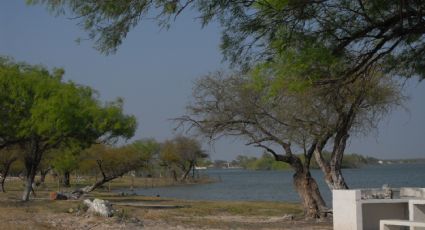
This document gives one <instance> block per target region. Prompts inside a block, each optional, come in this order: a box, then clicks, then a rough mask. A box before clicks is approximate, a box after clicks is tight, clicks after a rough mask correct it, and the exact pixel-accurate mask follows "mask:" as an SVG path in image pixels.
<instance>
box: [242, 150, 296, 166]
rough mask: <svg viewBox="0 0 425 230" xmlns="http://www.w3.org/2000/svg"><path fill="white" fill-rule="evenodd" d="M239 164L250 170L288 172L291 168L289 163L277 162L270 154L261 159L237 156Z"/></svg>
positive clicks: (265, 154)
mask: <svg viewBox="0 0 425 230" xmlns="http://www.w3.org/2000/svg"><path fill="white" fill-rule="evenodd" d="M236 162H237V164H238V165H239V166H240V167H242V168H244V169H250V170H287V169H290V166H289V165H288V164H287V163H284V162H281V161H276V160H275V159H274V157H273V156H272V155H270V154H268V153H264V154H263V155H262V156H261V157H260V158H256V157H247V156H241V155H239V156H237V157H236Z"/></svg>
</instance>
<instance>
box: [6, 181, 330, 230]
mask: <svg viewBox="0 0 425 230" xmlns="http://www.w3.org/2000/svg"><path fill="white" fill-rule="evenodd" d="M128 182H129V178H121V179H120V180H118V181H116V182H113V183H112V184H111V187H114V188H116V187H123V186H124V187H125V186H129V184H128ZM145 182H146V181H143V180H137V183H138V184H137V185H140V183H145ZM165 183H166V182H161V183H159V182H158V183H157V185H158V186H159V184H161V185H165ZM6 189H7V190H8V192H7V193H2V194H0V223H1V225H0V229H52V228H61V229H139V228H140V225H137V224H134V223H132V222H131V221H132V220H134V218H137V219H140V220H142V221H143V223H144V228H145V229H332V228H331V223H330V222H322V223H316V222H314V221H313V222H309V221H305V220H303V219H302V210H301V207H300V206H299V205H298V204H293V203H283V202H233V201H186V200H174V199H163V198H157V197H146V196H120V195H117V194H113V193H109V192H106V191H96V192H93V193H91V194H90V196H89V198H90V197H92V198H93V197H96V198H100V199H106V200H109V201H111V202H113V203H114V208H115V209H116V210H118V212H119V213H118V214H117V215H116V217H114V218H109V219H105V218H101V217H88V216H87V215H86V214H80V215H76V214H75V210H77V209H78V208H79V206H81V203H82V202H81V201H50V200H48V199H47V198H48V196H49V192H51V191H56V190H57V184H56V183H55V182H54V180H53V179H52V178H49V179H48V180H47V182H46V184H45V185H44V187H40V188H39V189H38V190H37V191H36V193H37V198H36V199H33V200H31V201H30V202H21V201H19V198H20V196H21V192H22V189H23V183H22V181H20V180H15V181H10V182H9V183H8V184H7V185H6ZM72 189H73V188H69V189H67V190H72ZM134 205H139V206H134ZM160 207H169V208H160ZM170 207H180V208H170ZM70 208H72V209H73V210H74V212H73V213H69V209H70ZM285 215H293V216H294V220H291V219H287V218H282V217H284V216H285Z"/></svg>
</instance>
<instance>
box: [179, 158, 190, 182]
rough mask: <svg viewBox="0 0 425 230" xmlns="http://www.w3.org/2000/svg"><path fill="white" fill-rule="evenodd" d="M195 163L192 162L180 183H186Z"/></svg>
mask: <svg viewBox="0 0 425 230" xmlns="http://www.w3.org/2000/svg"><path fill="white" fill-rule="evenodd" d="M192 167H193V163H192V162H191V163H190V165H189V167H188V169H187V170H186V172H184V174H183V176H182V177H181V178H180V181H185V180H186V179H187V176H188V175H189V173H190V171H192Z"/></svg>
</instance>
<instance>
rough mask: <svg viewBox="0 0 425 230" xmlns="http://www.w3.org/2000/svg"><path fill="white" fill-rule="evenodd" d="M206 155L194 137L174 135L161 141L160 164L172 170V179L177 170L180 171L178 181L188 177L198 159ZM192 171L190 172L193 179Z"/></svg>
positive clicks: (175, 175)
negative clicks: (170, 138)
mask: <svg viewBox="0 0 425 230" xmlns="http://www.w3.org/2000/svg"><path fill="white" fill-rule="evenodd" d="M207 157H208V154H206V153H205V151H204V150H202V147H201V143H199V141H197V140H196V139H193V138H189V137H185V136H176V137H175V138H173V139H172V140H167V141H165V142H164V143H163V145H162V147H161V152H160V159H161V161H162V164H163V165H165V166H167V167H168V168H169V169H170V170H172V174H173V178H174V180H178V179H177V170H176V169H178V171H180V172H181V176H180V179H179V180H180V181H185V180H187V179H188V176H189V174H190V172H191V171H192V172H194V170H195V166H196V165H197V163H198V161H199V160H201V159H205V158H207ZM193 176H194V173H192V179H193Z"/></svg>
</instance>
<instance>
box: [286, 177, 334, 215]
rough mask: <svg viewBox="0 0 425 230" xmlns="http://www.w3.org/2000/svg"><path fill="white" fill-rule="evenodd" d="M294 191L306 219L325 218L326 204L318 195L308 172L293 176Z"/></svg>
mask: <svg viewBox="0 0 425 230" xmlns="http://www.w3.org/2000/svg"><path fill="white" fill-rule="evenodd" d="M293 178H294V185H295V189H296V190H297V192H298V195H299V196H300V199H301V203H302V205H303V207H304V214H305V216H306V217H307V218H322V217H324V216H325V214H326V213H325V211H326V209H327V208H326V203H325V201H324V200H323V198H322V195H321V194H320V191H319V187H318V186H317V183H316V181H315V180H314V178H313V177H311V174H310V172H309V171H302V172H296V173H295V174H294V176H293Z"/></svg>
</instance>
